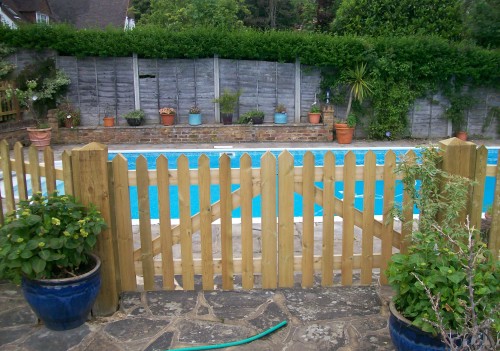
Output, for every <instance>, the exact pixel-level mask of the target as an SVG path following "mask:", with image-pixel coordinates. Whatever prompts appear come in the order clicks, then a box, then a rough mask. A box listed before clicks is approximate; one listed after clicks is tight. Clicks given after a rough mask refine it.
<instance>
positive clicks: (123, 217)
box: [111, 154, 137, 291]
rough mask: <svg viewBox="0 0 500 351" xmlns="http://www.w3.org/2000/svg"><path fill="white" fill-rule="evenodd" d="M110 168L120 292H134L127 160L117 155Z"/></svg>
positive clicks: (135, 285)
mask: <svg viewBox="0 0 500 351" xmlns="http://www.w3.org/2000/svg"><path fill="white" fill-rule="evenodd" d="M111 167H112V169H113V182H112V183H113V198H114V203H115V209H114V212H115V223H114V224H115V228H116V241H117V243H116V246H117V255H118V266H119V267H120V269H119V272H120V284H121V291H135V290H136V289H137V280H136V274H135V267H134V264H133V261H132V260H131V259H130V257H133V254H134V238H133V233H132V219H131V215H130V191H129V183H128V162H127V159H126V158H125V157H123V155H121V154H120V155H117V156H116V157H115V158H114V159H113V161H112V162H111Z"/></svg>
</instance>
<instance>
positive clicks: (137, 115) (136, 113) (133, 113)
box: [123, 110, 146, 119]
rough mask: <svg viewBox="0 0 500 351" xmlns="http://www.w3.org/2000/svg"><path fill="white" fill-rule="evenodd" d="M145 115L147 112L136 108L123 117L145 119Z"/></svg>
mask: <svg viewBox="0 0 500 351" xmlns="http://www.w3.org/2000/svg"><path fill="white" fill-rule="evenodd" d="M145 117H146V114H145V113H144V111H143V110H134V111H130V112H127V113H126V114H124V115H123V118H125V119H144V118H145Z"/></svg>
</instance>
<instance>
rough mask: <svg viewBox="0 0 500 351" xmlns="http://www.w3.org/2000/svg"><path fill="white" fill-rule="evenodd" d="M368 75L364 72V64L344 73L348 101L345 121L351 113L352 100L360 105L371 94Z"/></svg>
mask: <svg viewBox="0 0 500 351" xmlns="http://www.w3.org/2000/svg"><path fill="white" fill-rule="evenodd" d="M367 75H368V73H367V70H366V63H363V64H361V65H356V67H355V68H354V69H350V70H348V71H347V72H346V74H345V77H344V78H343V81H344V83H345V84H347V86H348V87H349V99H348V100H347V110H346V113H345V115H346V117H345V118H346V119H347V118H348V117H349V115H350V113H351V107H352V102H353V100H357V101H359V103H360V104H361V103H362V102H363V100H364V99H365V97H367V96H368V95H370V94H371V93H372V88H371V84H370V83H369V82H368V81H367V79H366V77H367Z"/></svg>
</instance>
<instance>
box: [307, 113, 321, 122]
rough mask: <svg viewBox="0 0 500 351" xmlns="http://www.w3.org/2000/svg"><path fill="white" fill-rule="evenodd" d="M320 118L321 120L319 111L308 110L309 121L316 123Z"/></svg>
mask: <svg viewBox="0 0 500 351" xmlns="http://www.w3.org/2000/svg"><path fill="white" fill-rule="evenodd" d="M320 120H321V113H311V112H309V123H312V124H318V123H319V121H320Z"/></svg>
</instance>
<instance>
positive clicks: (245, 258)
mask: <svg viewBox="0 0 500 351" xmlns="http://www.w3.org/2000/svg"><path fill="white" fill-rule="evenodd" d="M440 146H441V148H442V149H443V151H444V153H443V154H444V162H443V167H444V168H445V169H447V170H448V171H450V172H453V173H458V174H462V175H466V176H469V177H472V178H473V179H475V180H476V182H477V185H476V186H474V188H473V189H472V190H471V202H470V206H469V211H468V213H469V216H470V219H471V223H472V224H473V225H475V226H476V227H478V226H480V223H481V212H482V211H481V205H480V204H482V201H483V196H484V183H485V177H486V176H487V175H488V176H496V179H497V182H498V181H499V179H500V177H499V176H498V174H499V172H500V165H499V166H491V165H489V166H487V165H486V161H487V150H486V148H485V147H484V146H482V147H479V148H477V147H476V145H474V144H472V143H465V142H462V141H459V140H458V139H455V138H453V139H448V140H445V141H443V142H441V143H440ZM25 154H27V156H28V161H25V160H24V157H25ZM409 155H410V156H411V157H414V152H413V151H410V152H409ZM0 157H1V160H0V165H1V168H2V172H3V184H4V193H3V194H2V196H3V197H4V203H3V206H2V207H3V209H4V211H2V213H1V218H0V220H2V222H3V215H4V212H10V211H12V210H13V209H14V208H15V205H16V203H17V201H19V199H24V198H26V197H27V196H29V195H30V194H31V193H32V192H33V191H35V192H36V191H40V190H46V191H48V192H52V191H53V190H55V189H56V180H60V181H63V182H64V191H65V192H66V193H68V194H74V195H75V196H77V198H79V199H81V200H82V201H83V202H84V203H89V202H92V203H94V204H96V205H97V207H98V208H100V209H101V212H102V213H103V215H104V217H105V219H106V221H107V223H108V224H109V228H108V229H107V230H106V231H105V232H104V233H103V234H102V235H101V236H100V239H99V243H98V247H97V253H98V255H99V256H100V257H101V258H102V259H103V267H102V268H103V272H102V276H103V289H102V290H101V295H100V296H99V298H98V303H99V304H100V308H99V309H100V310H101V312H102V313H103V314H106V313H109V312H110V311H112V310H113V309H114V308H115V307H116V305H117V296H118V293H119V292H120V291H134V290H136V289H137V288H138V287H137V276H140V277H143V285H144V289H145V290H153V289H154V288H155V276H161V277H162V282H163V286H162V288H163V289H167V290H171V289H174V288H175V285H174V278H175V276H176V275H180V276H182V288H183V289H185V290H192V289H194V288H195V275H200V276H201V281H202V288H203V289H205V290H211V289H213V288H214V277H216V276H217V275H220V276H221V278H222V289H224V290H232V289H234V277H235V275H241V281H242V288H243V289H252V288H254V287H255V286H256V285H255V277H256V276H257V275H260V276H261V277H260V278H261V284H260V286H261V287H262V288H264V289H273V288H278V287H293V286H294V275H295V274H296V273H300V275H301V277H302V278H301V279H302V281H301V285H302V286H303V287H311V286H312V285H313V280H314V275H315V274H319V275H320V276H321V285H322V286H330V285H332V284H333V276H334V273H335V272H338V273H340V275H341V282H340V284H342V285H351V284H353V275H354V273H355V272H359V273H360V281H359V283H361V284H370V283H371V282H372V273H373V270H375V269H376V270H379V271H380V275H381V278H380V279H381V282H382V283H383V284H384V283H386V282H387V280H386V278H385V276H384V274H383V272H384V269H385V268H386V266H387V263H388V260H389V259H390V257H391V255H392V252H393V248H396V249H398V250H405V247H404V237H405V236H406V235H408V234H409V232H408V230H409V228H406V227H404V228H403V230H402V231H398V230H395V228H394V222H393V220H392V219H391V217H390V215H389V210H390V209H391V208H392V206H393V203H394V188H395V183H396V180H397V176H396V174H395V173H394V168H395V166H396V155H395V154H394V152H392V151H388V152H387V153H386V155H385V161H384V164H383V165H377V164H376V162H375V154H374V153H373V152H368V153H367V154H366V156H365V159H364V164H363V165H356V160H355V155H354V154H353V153H352V152H349V153H347V155H346V156H345V159H344V165H343V166H338V165H335V156H334V155H333V153H331V152H328V153H326V155H325V156H324V165H323V166H315V159H314V155H313V154H312V153H306V154H305V156H304V159H303V166H302V167H296V166H294V160H293V157H292V155H291V154H290V153H289V152H288V151H283V152H282V153H281V154H280V155H279V157H278V158H277V159H276V157H275V156H273V155H272V154H271V153H270V152H267V153H265V154H264V156H263V157H262V158H261V163H260V167H259V168H252V167H251V160H250V157H249V155H246V154H245V155H243V156H242V157H241V160H240V168H239V169H231V167H230V159H229V157H228V156H227V155H222V156H221V157H220V159H219V167H218V168H215V169H211V168H210V166H209V160H208V157H207V156H206V155H202V156H201V157H200V158H199V160H198V169H196V170H195V169H189V167H188V160H187V158H186V157H185V156H181V157H179V158H178V159H177V169H169V167H168V162H167V159H166V158H165V157H164V156H160V157H159V158H158V159H157V160H156V167H155V169H153V170H151V169H149V170H148V167H147V161H146V159H145V158H144V157H143V156H140V157H138V159H137V161H136V169H135V170H129V165H128V162H127V160H126V159H125V158H124V157H123V156H122V155H118V156H116V157H115V158H114V159H113V160H112V161H107V160H108V150H107V147H106V146H104V145H101V144H96V143H92V144H89V145H87V146H85V147H83V148H80V149H74V150H72V151H71V152H70V151H65V152H64V153H63V155H62V167H60V168H57V167H55V163H54V154H53V152H52V150H51V148H46V149H45V150H44V152H43V163H41V162H40V161H39V159H38V157H39V153H38V151H37V150H36V149H35V148H33V147H32V148H29V150H28V151H27V152H26V150H23V148H22V146H21V145H20V144H19V143H18V144H16V145H15V147H14V150H13V151H12V152H10V151H9V147H8V144H7V142H6V141H2V142H1V144H0ZM28 178H29V182H30V184H31V189H29V187H28V186H27V179H28ZM376 180H382V181H383V184H384V185H383V186H384V199H383V213H384V214H383V216H382V217H383V218H382V219H379V220H377V219H376V218H375V216H374V197H375V181H376ZM356 181H363V182H364V189H363V194H364V196H363V199H364V200H363V211H362V212H361V211H359V210H357V209H355V208H354V197H355V193H354V187H355V182H356ZM336 182H343V183H344V189H343V191H344V194H343V199H339V198H337V197H335V196H334V194H335V184H336ZM43 183H45V184H46V185H45V187H44V188H43V187H42V184H43ZM316 183H321V186H318V185H317V184H316ZM214 184H216V185H219V187H220V200H219V201H217V202H214V203H211V201H210V186H211V185H214ZM235 184H236V185H237V186H238V188H237V190H233V191H231V186H232V185H233V186H234V185H235ZM15 185H16V186H15ZM174 185H175V186H176V187H177V189H178V197H179V203H178V206H179V212H180V218H179V222H178V224H173V222H172V220H171V218H170V206H171V191H172V189H173V188H172V186H174ZM191 185H197V186H198V187H199V203H200V212H199V213H197V214H196V215H194V216H191V208H190V186H191ZM132 186H136V187H137V199H133V200H132V201H137V202H138V207H139V225H138V227H139V234H138V235H139V239H138V240H136V241H140V247H134V234H133V232H134V226H133V222H132V219H131V210H130V201H131V198H130V187H132ZM151 186H152V187H157V189H158V197H157V198H150V195H149V188H150V187H151ZM42 188H43V189H42ZM496 189H497V190H496V193H495V202H494V206H493V212H494V216H493V218H494V219H493V222H492V227H491V231H490V240H489V245H490V248H492V249H493V250H495V251H497V250H498V248H499V235H498V232H499V231H500V230H499V228H500V222H499V221H500V215H498V212H499V211H500V207H499V206H498V204H500V201H499V198H500V191H499V189H500V185H498V186H496ZM294 193H298V194H300V195H301V196H302V204H303V209H302V212H303V218H302V240H301V242H300V243H295V242H294V229H293V228H294V217H293V213H294V212H293V207H294V204H293V201H294V198H293V194H294ZM257 195H260V196H261V208H262V218H261V224H260V229H261V232H260V233H261V234H260V236H259V239H260V241H261V243H262V244H261V246H262V252H261V254H259V255H257V254H255V253H254V250H253V240H254V239H253V236H254V235H255V233H254V231H253V229H252V225H253V223H252V199H253V198H254V197H255V196H257ZM153 201H154V202H157V203H158V207H159V215H160V218H159V233H158V236H156V237H155V238H153V231H152V227H153V224H152V220H151V210H150V208H151V207H150V203H151V202H153ZM403 202H404V203H405V204H406V205H409V204H410V203H409V197H408V196H407V194H404V197H403ZM315 203H316V204H318V205H320V206H322V207H323V216H322V219H321V220H322V232H321V239H320V240H321V252H319V253H318V252H316V254H315V251H314V240H315V236H314V234H315V233H314V232H315V230H314V227H315V221H316V220H317V218H315V217H314V212H313V211H314V204H315ZM238 207H239V208H240V210H241V256H240V257H234V255H233V241H234V238H233V226H234V224H233V219H232V217H231V216H232V210H233V209H234V208H238ZM410 208H411V207H410ZM336 218H342V230H341V232H336V231H335V230H334V221H335V220H336ZM215 221H220V245H219V246H218V247H216V243H214V240H213V231H212V228H213V227H212V224H213V223H214V222H215ZM355 227H358V228H359V229H360V230H361V233H362V236H361V251H360V252H359V253H354V250H353V243H354V228H355ZM194 235H197V236H199V239H200V245H201V250H200V251H201V257H195V255H194V254H193V236H194ZM335 238H341V240H342V249H341V254H334V239H335ZM374 240H380V251H379V252H374ZM177 245H178V246H179V247H180V255H178V257H177V256H176V255H175V252H174V251H175V250H174V248H175V247H176V246H177ZM136 246H138V245H136ZM298 246H299V247H298ZM177 251H178V250H177ZM215 251H220V257H215V256H216V255H214V252H215ZM296 252H300V254H298V255H296V254H295V253H296ZM159 258H161V259H159Z"/></svg>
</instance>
